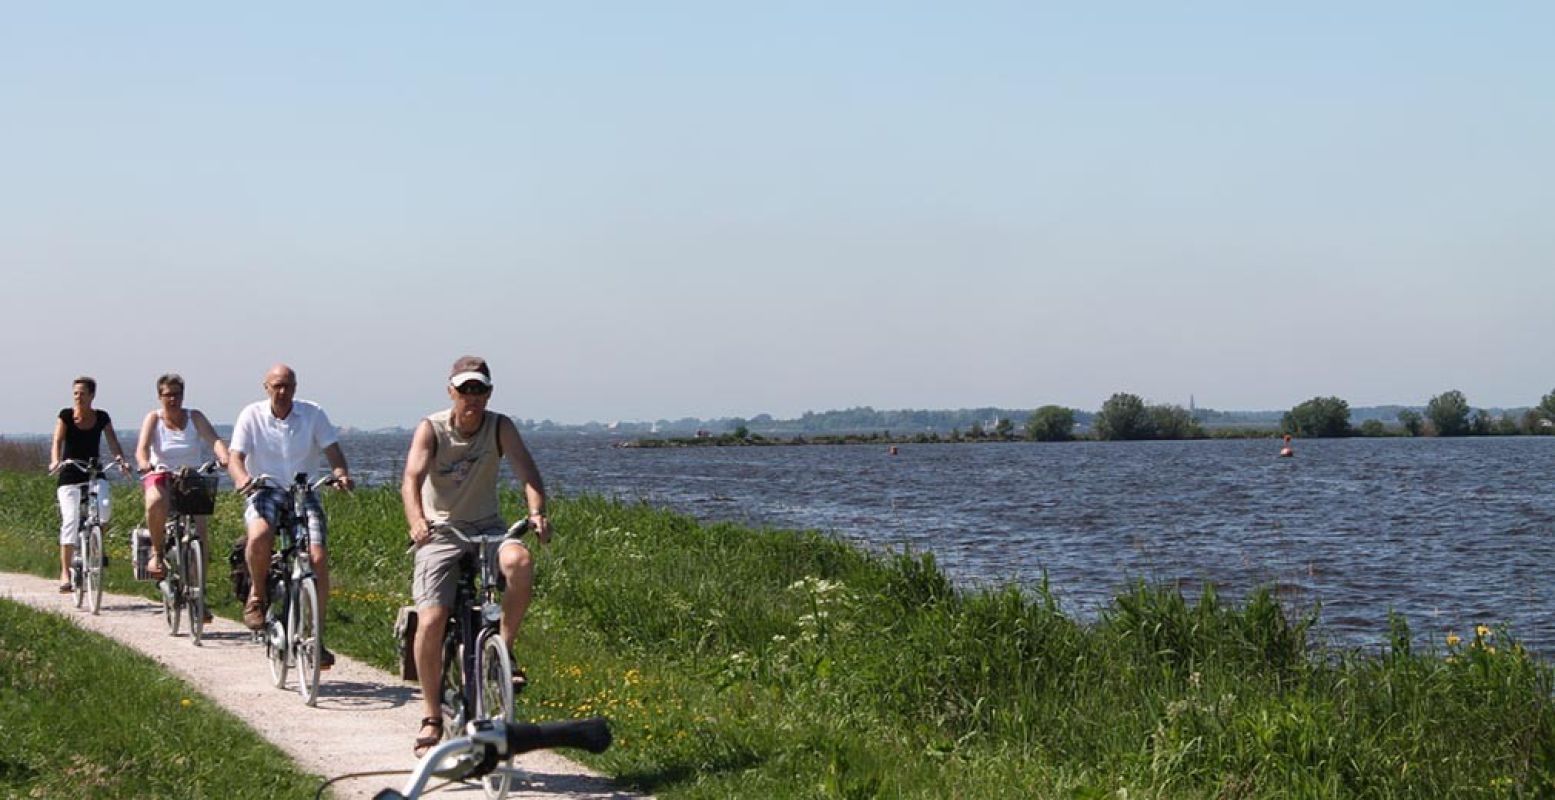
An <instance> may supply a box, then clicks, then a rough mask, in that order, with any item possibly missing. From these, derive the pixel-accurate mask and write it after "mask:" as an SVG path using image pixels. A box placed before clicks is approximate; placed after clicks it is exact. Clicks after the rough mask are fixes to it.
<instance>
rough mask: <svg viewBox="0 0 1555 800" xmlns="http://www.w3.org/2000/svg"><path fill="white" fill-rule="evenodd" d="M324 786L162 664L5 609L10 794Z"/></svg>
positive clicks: (307, 791)
mask: <svg viewBox="0 0 1555 800" xmlns="http://www.w3.org/2000/svg"><path fill="white" fill-rule="evenodd" d="M318 784H319V780H318V779H317V778H314V777H311V776H308V775H305V774H303V773H300V772H298V771H297V769H296V768H295V767H294V766H293V765H292V764H291V762H290V760H289V759H287V757H286V756H285V754H283V753H281V751H280V750H278V749H276V748H275V747H273V746H271V745H270V744H269V743H267V742H265V741H263V740H262V739H260V738H259V737H258V736H257V735H256V734H254V733H253V732H252V731H250V730H249V729H248V728H247V727H245V726H244V725H243V723H241V722H239V721H238V720H237V719H236V718H235V717H233V716H231V715H230V714H228V713H226V712H225V711H222V710H221V709H219V708H216V707H214V706H212V705H211V704H210V703H208V702H207V701H206V700H205V699H204V698H202V697H201V696H200V695H199V694H197V693H195V692H194V691H193V690H191V689H190V688H189V687H188V686H187V685H185V684H184V683H182V682H181V681H178V680H176V679H174V678H171V677H169V676H168V675H167V673H166V672H164V671H163V670H162V669H161V668H160V667H159V666H157V664H156V663H155V662H153V661H152V660H151V659H149V658H146V657H144V656H141V655H139V654H137V653H135V652H133V651H131V650H129V649H128V648H125V647H122V646H120V645H118V644H116V643H114V642H112V641H109V640H108V639H106V638H103V637H101V636H98V635H96V634H92V633H86V632H84V631H82V630H81V629H80V628H77V627H76V626H75V625H72V624H71V623H70V622H69V621H67V620H64V619H61V618H59V617H57V616H55V615H52V614H46V613H42V612H38V611H34V610H32V609H29V608H26V607H24V606H21V605H19V604H17V603H13V602H11V601H9V600H0V796H3V797H115V798H118V797H147V798H153V797H154V798H207V797H311V796H312V792H313V790H314V789H316V788H317V787H318Z"/></svg>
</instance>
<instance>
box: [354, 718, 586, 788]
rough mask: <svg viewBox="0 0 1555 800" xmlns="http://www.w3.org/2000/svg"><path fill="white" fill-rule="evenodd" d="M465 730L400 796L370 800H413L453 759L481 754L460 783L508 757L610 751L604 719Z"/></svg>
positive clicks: (426, 762) (427, 759)
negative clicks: (562, 749)
mask: <svg viewBox="0 0 1555 800" xmlns="http://www.w3.org/2000/svg"><path fill="white" fill-rule="evenodd" d="M465 730H466V735H465V736H462V737H460V738H458V739H450V740H448V741H446V742H443V743H442V744H440V745H438V746H437V747H436V748H434V749H433V750H432V751H431V752H429V753H427V754H426V755H425V756H424V757H422V759H421V762H420V763H419V764H417V765H416V771H415V772H413V773H412V774H411V776H410V779H409V780H407V781H406V782H405V790H404V791H403V792H397V791H395V790H393V789H384V790H382V791H380V792H378V793H377V794H375V795H373V800H416V798H419V797H421V792H422V791H423V790H424V789H425V788H426V785H427V782H428V781H429V780H431V779H432V776H433V775H435V774H438V769H437V768H438V766H439V765H441V764H442V762H443V761H445V760H446V759H448V758H450V757H453V756H458V755H463V754H468V753H476V752H481V751H484V755H485V757H484V758H482V759H481V761H480V762H479V764H478V765H477V766H476V767H475V769H474V770H472V771H470V772H468V773H466V774H463V775H460V776H459V778H460V779H468V778H478V777H480V776H482V775H485V774H488V773H490V772H491V771H492V770H493V769H495V768H496V766H497V762H499V761H501V760H504V759H506V758H508V757H509V756H515V755H518V754H520V753H527V752H529V751H531V750H551V749H555V748H558V747H572V748H576V749H579V750H587V751H588V752H590V753H603V752H605V750H607V749H609V748H610V742H611V738H612V737H611V735H610V723H609V722H608V721H606V720H605V718H604V717H590V718H588V719H570V720H559V721H555V722H538V723H536V722H502V721H500V720H476V721H474V722H471V723H470V724H469V726H468V727H467V728H466V729H465Z"/></svg>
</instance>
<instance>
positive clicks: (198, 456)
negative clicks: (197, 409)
mask: <svg viewBox="0 0 1555 800" xmlns="http://www.w3.org/2000/svg"><path fill="white" fill-rule="evenodd" d="M184 416H185V417H187V418H188V419H187V420H186V421H185V422H184V429H183V430H175V429H173V428H169V427H168V426H167V420H165V419H163V418H162V413H161V412H160V411H159V412H157V427H156V430H154V431H152V435H151V463H152V465H153V466H157V467H166V468H168V469H178V468H179V467H189V468H190V469H193V468H195V467H198V466H200V465H201V464H203V463H205V443H204V442H202V441H200V432H199V431H198V430H196V429H195V427H194V409H192V408H186V409H184Z"/></svg>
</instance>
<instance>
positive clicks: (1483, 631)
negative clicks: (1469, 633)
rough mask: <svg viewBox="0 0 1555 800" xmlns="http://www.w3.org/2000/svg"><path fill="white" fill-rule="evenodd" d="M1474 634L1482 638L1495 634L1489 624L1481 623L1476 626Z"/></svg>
mask: <svg viewBox="0 0 1555 800" xmlns="http://www.w3.org/2000/svg"><path fill="white" fill-rule="evenodd" d="M1474 635H1475V636H1477V637H1479V638H1481V639H1489V638H1490V637H1491V636H1493V635H1494V634H1493V633H1492V632H1491V630H1490V626H1489V625H1484V624H1480V625H1475V626H1474Z"/></svg>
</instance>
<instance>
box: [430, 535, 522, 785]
mask: <svg viewBox="0 0 1555 800" xmlns="http://www.w3.org/2000/svg"><path fill="white" fill-rule="evenodd" d="M431 529H432V531H433V532H437V531H443V532H446V533H448V534H450V535H452V536H453V537H454V538H456V539H459V540H460V541H462V542H464V543H465V544H469V545H473V546H474V548H475V552H474V553H472V554H469V555H466V556H465V557H464V558H462V559H460V562H459V583H458V589H457V590H456V592H455V594H454V607H453V609H452V610H451V611H450V612H449V614H448V626H447V629H446V630H445V631H444V634H443V680H442V685H441V688H440V690H439V698H438V705H439V707H440V708H441V709H442V714H443V730H444V731H445V735H447V732H452V731H458V730H462V729H463V728H465V726H466V724H467V723H471V722H477V721H490V720H496V721H502V722H507V721H511V720H512V719H513V659H512V656H510V655H509V654H508V647H507V643H506V642H504V641H503V640H502V635H501V626H502V599H501V588H500V586H499V583H500V580H501V576H500V575H499V573H498V571H497V565H496V563H495V561H496V559H495V558H494V557H493V555H494V552H495V550H496V548H497V547H500V546H501V543H502V542H503V541H506V540H507V539H508V538H510V537H511V538H518V537H521V536H523V534H524V532H525V531H527V530H528V529H529V520H528V519H523V520H519V521H518V522H516V523H514V524H513V525H512V527H510V528H508V529H507V531H506V532H505V533H499V534H484V535H483V534H475V535H469V534H466V533H465V532H464V531H462V530H460V529H459V527H458V526H457V525H455V524H453V523H449V522H438V523H434V524H433V525H432V526H431ZM412 549H414V547H412ZM510 763H511V759H505V760H503V763H502V765H501V766H500V767H499V766H496V765H494V766H493V769H491V770H487V771H486V772H485V773H483V774H484V775H485V776H486V777H485V780H484V781H482V784H483V785H484V787H485V789H486V796H487V797H489V798H492V800H500V799H501V798H503V797H506V796H507V793H508V789H509V787H510V786H511V785H512V782H513V777H514V772H513V770H512V769H511V767H510V766H509V765H510Z"/></svg>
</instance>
